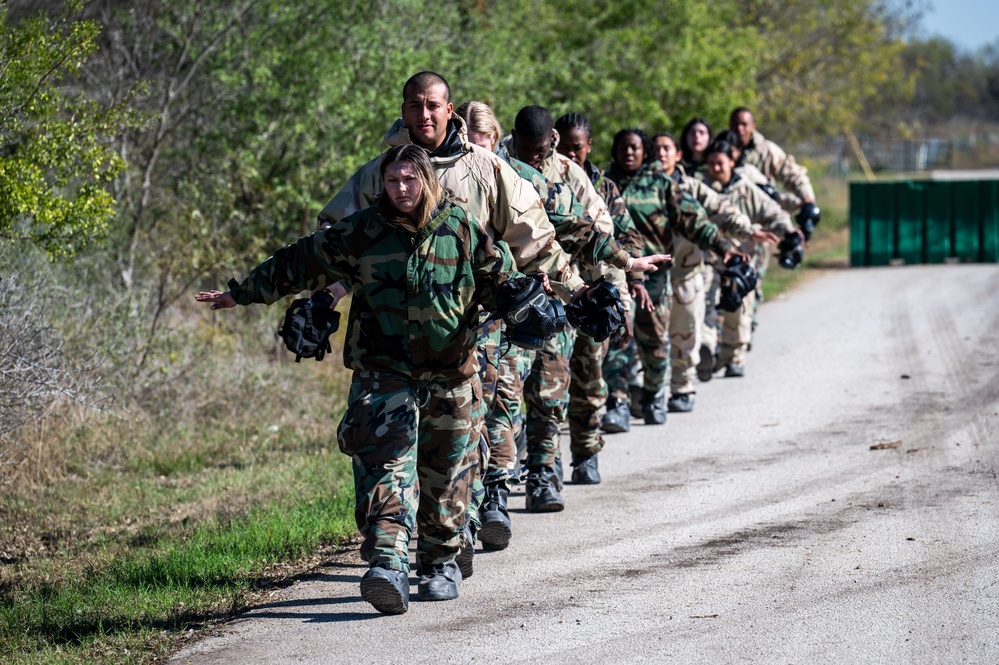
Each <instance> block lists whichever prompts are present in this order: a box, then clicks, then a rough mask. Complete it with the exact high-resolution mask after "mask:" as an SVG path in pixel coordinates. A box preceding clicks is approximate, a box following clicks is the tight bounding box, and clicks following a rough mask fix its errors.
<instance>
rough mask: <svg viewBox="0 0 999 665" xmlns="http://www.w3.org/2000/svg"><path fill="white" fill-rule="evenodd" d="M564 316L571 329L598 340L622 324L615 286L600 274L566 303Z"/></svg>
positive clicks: (621, 306)
mask: <svg viewBox="0 0 999 665" xmlns="http://www.w3.org/2000/svg"><path fill="white" fill-rule="evenodd" d="M565 316H566V318H568V319H569V323H571V324H572V327H573V328H575V329H576V330H578V331H579V332H581V333H583V334H584V335H588V336H590V337H592V338H593V339H595V340H596V341H598V342H602V341H604V340H605V339H607V338H608V337H610V336H611V335H613V334H614V333H615V332H617V331H618V330H620V329H621V327H622V326H623V325H624V303H623V302H621V294H620V293H619V292H618V290H617V287H616V286H614V285H613V284H611V283H610V282H608V281H607V280H605V279H604V278H603V277H601V278H600V279H598V280H597V281H596V282H594V283H593V286H591V287H590V289H589V291H587V292H586V293H585V294H583V295H581V296H579V297H578V298H576V299H575V300H573V301H572V302H571V303H569V305H568V306H567V307H566V308H565Z"/></svg>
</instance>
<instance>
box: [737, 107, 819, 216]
mask: <svg viewBox="0 0 999 665" xmlns="http://www.w3.org/2000/svg"><path fill="white" fill-rule="evenodd" d="M728 124H729V129H731V130H732V131H733V132H735V133H736V135H737V136H738V137H739V145H738V147H739V148H740V149H741V150H742V156H741V157H740V158H739V162H740V163H745V164H749V165H752V166H755V167H756V168H757V169H759V170H760V172H761V173H763V175H764V176H766V177H767V178H768V179H769V181H770V183H771V184H780V185H781V187H783V188H784V189H785V190H787V193H785V194H782V195H781V201H780V203H781V206H782V207H783V208H784V209H785V210H787V211H788V212H795V211H797V210H798V209H799V208H800V207H801V205H802V204H803V203H815V190H813V189H812V182H811V180H810V179H809V178H808V169H806V168H805V167H804V166H802V165H801V164H798V163H797V162H796V161H795V160H794V156H793V155H789V154H787V153H786V152H784V150H783V149H782V148H781V147H780V146H779V145H777V144H776V143H774V142H773V141H768V140H767V139H766V138H764V136H763V134H761V133H760V132H758V131H756V120H755V119H754V118H753V112H752V111H750V110H749V109H747V108H745V107H743V106H740V107H739V108H737V109H735V110H733V111H732V113H731V114H730V115H729V120H728Z"/></svg>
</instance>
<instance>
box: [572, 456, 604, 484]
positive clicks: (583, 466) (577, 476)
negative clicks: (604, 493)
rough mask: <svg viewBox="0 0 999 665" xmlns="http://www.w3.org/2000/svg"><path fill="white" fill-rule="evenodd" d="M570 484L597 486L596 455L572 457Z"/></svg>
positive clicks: (598, 478)
mask: <svg viewBox="0 0 999 665" xmlns="http://www.w3.org/2000/svg"><path fill="white" fill-rule="evenodd" d="M572 482H573V484H574V485H599V484H600V471H599V470H598V469H597V454H596V453H594V454H592V455H573V456H572Z"/></svg>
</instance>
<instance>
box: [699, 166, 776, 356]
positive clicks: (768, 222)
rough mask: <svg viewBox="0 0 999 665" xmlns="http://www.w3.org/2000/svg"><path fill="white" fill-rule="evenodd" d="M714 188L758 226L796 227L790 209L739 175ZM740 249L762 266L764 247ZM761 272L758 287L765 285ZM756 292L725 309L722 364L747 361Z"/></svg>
mask: <svg viewBox="0 0 999 665" xmlns="http://www.w3.org/2000/svg"><path fill="white" fill-rule="evenodd" d="M711 186H712V188H713V189H715V191H717V192H719V193H720V194H721V195H722V196H724V197H725V198H727V199H728V200H729V201H730V202H731V203H732V204H733V205H734V206H735V207H736V208H738V209H739V210H740V211H741V212H742V213H743V214H745V215H746V216H747V217H749V219H750V221H751V222H752V223H753V224H754V225H755V226H758V227H759V228H762V229H764V230H766V231H772V232H773V233H775V234H776V235H777V236H779V237H784V235H785V234H786V233H788V232H790V231H793V230H794V228H795V227H794V224H793V223H792V222H791V218H790V217H789V216H788V214H787V212H786V211H785V210H783V209H782V208H781V207H780V205H779V204H778V203H777V202H776V201H774V200H773V199H772V198H770V197H769V196H768V195H767V194H766V193H765V192H764V191H763V190H762V189H760V188H759V187H757V186H756V185H754V184H752V183H751V182H749V181H748V180H745V179H743V178H741V177H739V176H738V175H733V176H732V180H730V181H729V183H728V185H726V186H722V185H721V183H718V182H715V183H712V185H711ZM741 250H742V251H744V252H746V253H747V254H749V255H750V256H752V257H754V267H756V268H757V269H758V270H762V269H763V268H764V267H765V266H764V263H763V262H764V261H765V260H766V258H767V254H766V252H765V251H764V248H763V247H762V246H760V245H757V244H756V243H754V242H752V241H747V242H745V243H743V244H742V247H741ZM761 282H762V274H761V279H760V281H758V282H757V289H758V290H759V289H760V288H762V284H761ZM756 299H757V292H755V291H754V292H751V293H750V294H749V295H747V296H746V297H745V298H743V299H742V306H741V307H740V308H739V309H738V310H737V311H735V312H722V313H721V319H722V334H721V337H722V339H721V352H720V354H719V365H728V364H730V363H731V364H733V365H735V366H738V367H742V366H744V365H745V363H746V351H747V349H748V348H749V342H750V339H751V335H752V323H753V311H754V308H755V304H756Z"/></svg>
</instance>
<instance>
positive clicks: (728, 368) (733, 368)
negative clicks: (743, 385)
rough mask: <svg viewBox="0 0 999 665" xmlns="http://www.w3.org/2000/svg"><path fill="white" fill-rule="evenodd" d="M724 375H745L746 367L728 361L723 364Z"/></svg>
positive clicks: (738, 376)
mask: <svg viewBox="0 0 999 665" xmlns="http://www.w3.org/2000/svg"><path fill="white" fill-rule="evenodd" d="M725 376H727V377H736V378H742V377H744V376H746V368H745V367H743V366H742V365H736V364H734V363H729V364H727V365H725Z"/></svg>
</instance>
